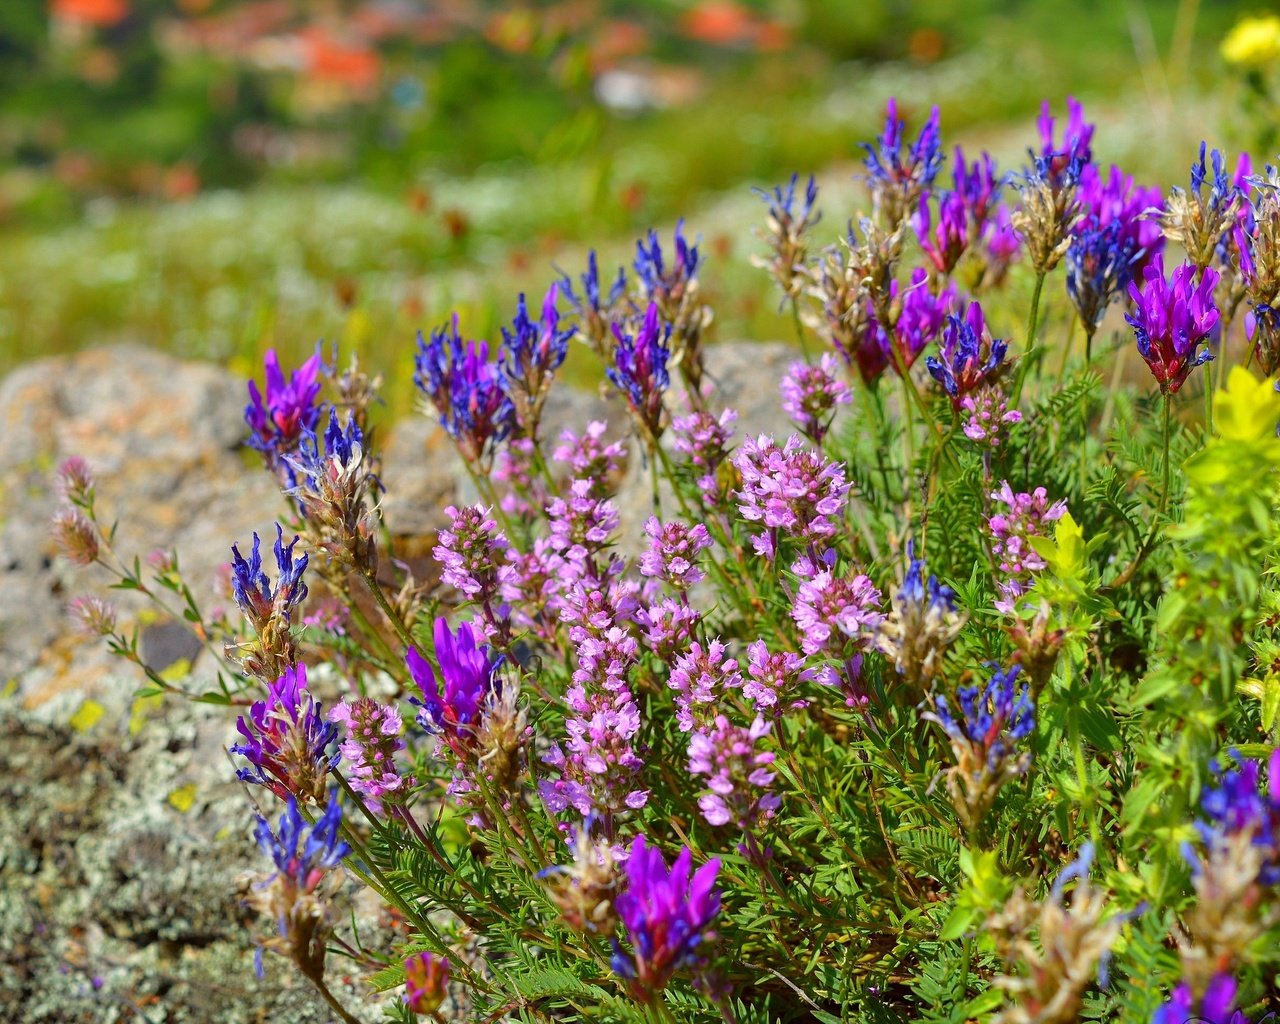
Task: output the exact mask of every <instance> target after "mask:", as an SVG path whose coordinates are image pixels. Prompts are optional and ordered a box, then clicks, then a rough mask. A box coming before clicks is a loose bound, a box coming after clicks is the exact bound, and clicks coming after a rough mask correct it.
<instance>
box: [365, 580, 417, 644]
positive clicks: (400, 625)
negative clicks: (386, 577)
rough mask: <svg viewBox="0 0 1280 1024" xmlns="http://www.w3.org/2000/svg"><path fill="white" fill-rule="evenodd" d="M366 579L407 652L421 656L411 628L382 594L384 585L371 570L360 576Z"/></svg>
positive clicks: (366, 583) (370, 591)
mask: <svg viewBox="0 0 1280 1024" xmlns="http://www.w3.org/2000/svg"><path fill="white" fill-rule="evenodd" d="M360 575H361V576H362V577H363V578H364V582H365V585H366V586H368V588H369V593H370V594H372V595H373V599H374V600H375V601H377V602H378V607H379V608H381V609H382V614H383V615H385V616H386V617H387V621H388V622H390V623H391V628H392V629H394V630H395V631H396V636H398V637H399V638H400V642H401V643H402V644H404V646H405V648H406V649H407V650H413V651H417V652H418V654H419V655H421V654H422V651H421V650H419V648H418V645H417V644H416V643H414V641H413V636H412V634H410V632H409V627H408V626H406V625H405V623H404V620H403V619H402V618H401V617H400V614H399V612H397V611H396V610H395V609H394V608H392V607H391V602H390V601H388V600H387V595H386V594H384V593H383V592H382V584H380V583H379V582H378V578H377V577H376V576H375V575H374V574H373V572H372V571H370V570H367V569H366V570H365V571H363V572H362V573H361V574H360Z"/></svg>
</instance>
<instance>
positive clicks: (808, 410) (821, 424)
mask: <svg viewBox="0 0 1280 1024" xmlns="http://www.w3.org/2000/svg"><path fill="white" fill-rule="evenodd" d="M779 389H780V390H781V392H782V408H783V410H784V411H785V412H786V414H787V415H788V416H790V417H791V419H792V422H794V423H795V425H796V426H797V427H799V428H800V430H801V432H802V433H803V434H804V436H805V437H807V438H809V440H811V441H812V442H813V443H814V444H822V439H823V438H824V437H826V436H827V431H828V430H829V429H830V427H831V420H832V418H833V417H834V416H835V410H836V406H838V405H848V404H849V403H850V402H852V401H853V393H852V392H851V391H850V390H849V385H848V384H846V383H845V382H844V380H843V379H841V377H840V371H839V367H838V364H837V363H836V358H835V356H833V355H832V354H831V353H830V352H824V353H823V355H822V358H821V359H820V360H818V364H817V365H816V366H810V365H809V364H808V363H792V364H791V366H790V368H789V369H788V370H787V373H786V376H784V377H783V378H782V383H781V385H779Z"/></svg>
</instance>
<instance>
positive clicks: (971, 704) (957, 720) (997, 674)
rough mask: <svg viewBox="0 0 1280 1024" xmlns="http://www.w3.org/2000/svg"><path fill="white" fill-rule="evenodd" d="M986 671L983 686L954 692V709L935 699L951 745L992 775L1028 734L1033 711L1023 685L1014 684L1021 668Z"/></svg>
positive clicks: (942, 699) (938, 717) (938, 718)
mask: <svg viewBox="0 0 1280 1024" xmlns="http://www.w3.org/2000/svg"><path fill="white" fill-rule="evenodd" d="M990 668H991V669H992V674H991V679H990V680H989V681H988V682H987V684H986V686H962V687H960V688H959V689H958V690H957V691H956V698H955V699H956V705H957V706H956V707H953V706H952V705H951V703H950V702H948V700H947V698H946V697H944V696H939V697H938V702H937V708H938V711H937V721H938V724H940V725H941V726H942V728H943V730H944V731H945V732H946V734H947V736H948V737H950V739H951V741H952V744H953V745H955V746H961V747H965V748H966V749H967V750H969V751H971V752H972V754H973V758H972V760H973V762H974V764H976V765H977V766H979V767H981V766H985V767H986V769H987V770H988V771H992V772H996V771H998V770H999V769H1000V766H1001V765H1003V764H1004V763H1005V761H1006V760H1008V759H1009V757H1010V755H1011V754H1012V753H1013V751H1014V749H1015V748H1016V747H1017V745H1018V743H1019V742H1020V741H1021V740H1024V739H1026V738H1027V737H1028V736H1029V735H1031V730H1032V729H1033V728H1035V713H1036V708H1035V704H1034V703H1033V702H1032V700H1031V694H1030V691H1029V690H1028V689H1027V684H1026V683H1023V684H1022V686H1021V688H1019V687H1018V685H1017V683H1018V675H1019V673H1020V672H1021V670H1022V666H1020V665H1014V666H1013V667H1012V668H1010V669H1008V670H1007V671H1004V670H1001V668H1000V666H999V665H995V664H992V665H991V666H990ZM963 763H964V761H963V759H962V764H963Z"/></svg>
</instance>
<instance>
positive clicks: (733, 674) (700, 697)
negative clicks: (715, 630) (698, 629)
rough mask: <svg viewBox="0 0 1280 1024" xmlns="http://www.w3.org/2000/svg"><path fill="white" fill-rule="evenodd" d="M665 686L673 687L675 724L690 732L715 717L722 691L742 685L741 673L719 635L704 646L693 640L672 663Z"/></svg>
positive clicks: (723, 692)
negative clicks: (674, 694) (718, 637)
mask: <svg viewBox="0 0 1280 1024" xmlns="http://www.w3.org/2000/svg"><path fill="white" fill-rule="evenodd" d="M667 686H669V687H670V688H671V689H673V690H675V691H676V724H677V725H679V726H680V731H681V732H689V731H690V730H692V729H693V728H695V727H696V726H698V725H700V724H702V723H704V722H708V721H711V720H712V719H713V718H714V717H715V715H716V710H717V706H718V705H719V702H720V699H721V697H722V695H724V694H725V693H726V692H728V691H729V690H736V689H738V688H739V687H741V686H742V673H740V672H739V671H738V663H737V661H735V660H734V659H733V658H730V657H729V656H728V648H727V647H725V645H724V644H722V643H721V642H720V640H719V639H715V640H712V641H711V642H710V643H708V644H707V646H706V647H705V648H704V647H703V646H702V644H700V643H698V642H697V641H694V642H693V643H691V644H690V645H689V650H688V651H687V652H685V653H684V654H682V655H681V656H680V657H679V658H677V659H676V662H675V664H674V665H673V666H672V667H671V674H670V675H669V676H668V677H667Z"/></svg>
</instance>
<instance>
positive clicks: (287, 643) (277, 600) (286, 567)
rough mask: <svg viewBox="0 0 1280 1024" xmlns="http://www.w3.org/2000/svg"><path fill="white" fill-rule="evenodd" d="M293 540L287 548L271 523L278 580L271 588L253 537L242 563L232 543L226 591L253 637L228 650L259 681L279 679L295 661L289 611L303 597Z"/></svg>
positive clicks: (302, 563)
mask: <svg viewBox="0 0 1280 1024" xmlns="http://www.w3.org/2000/svg"><path fill="white" fill-rule="evenodd" d="M297 543H298V538H297V537H294V538H293V540H292V541H290V542H289V544H288V545H287V546H286V545H285V543H284V530H283V529H281V527H280V524H279V523H277V524H276V543H275V549H274V551H275V557H276V569H277V576H276V582H275V585H274V586H272V584H271V580H270V579H269V578H268V577H267V574H266V573H265V572H263V571H262V551H261V542H260V541H259V539H258V535H257V534H256V533H255V534H254V535H253V550H252V551H251V552H250V553H249V557H248V558H247V559H246V558H245V557H244V556H243V555H241V554H240V549H239V548H238V547H236V545H234V544H232V545H231V593H232V595H233V596H234V597H235V601H236V604H237V605H239V606H240V610H241V611H242V612H243V613H244V616H245V618H246V619H247V620H248V622H249V625H250V626H252V627H253V629H254V631H255V632H256V634H257V636H256V637H255V638H254V639H253V640H251V641H248V642H246V643H242V644H241V645H239V647H237V648H236V649H235V651H234V652H233V653H234V654H235V655H236V657H237V658H238V659H239V661H240V663H241V665H243V666H244V668H245V671H247V672H249V673H251V674H252V675H255V676H257V677H258V678H259V679H262V680H275V679H279V678H280V677H281V676H282V675H284V674H285V672H287V671H288V670H289V669H291V668H292V667H293V666H294V665H295V664H296V663H297V661H298V644H297V640H296V639H295V638H294V636H293V633H292V632H291V630H290V628H289V627H290V625H291V623H292V621H293V615H294V613H295V612H296V611H297V610H298V609H299V607H301V605H302V602H303V601H305V600H306V599H307V585H306V584H305V583H303V582H302V574H303V572H305V571H306V568H307V556H306V555H299V556H298V557H297V558H295V557H294V555H293V549H294V547H295V546H297Z"/></svg>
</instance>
